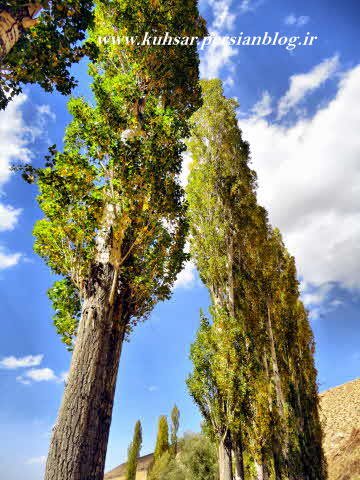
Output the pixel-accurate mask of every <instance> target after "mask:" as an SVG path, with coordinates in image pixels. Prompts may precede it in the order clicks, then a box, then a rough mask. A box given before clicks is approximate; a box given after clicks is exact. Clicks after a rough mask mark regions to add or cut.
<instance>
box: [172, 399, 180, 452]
mask: <svg viewBox="0 0 360 480" xmlns="http://www.w3.org/2000/svg"><path fill="white" fill-rule="evenodd" d="M179 425H180V410H179V409H178V408H177V406H176V404H175V405H174V408H173V409H172V411H171V450H172V454H173V455H174V456H175V457H176V454H177V449H178V431H179Z"/></svg>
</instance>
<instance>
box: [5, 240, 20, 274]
mask: <svg viewBox="0 0 360 480" xmlns="http://www.w3.org/2000/svg"><path fill="white" fill-rule="evenodd" d="M21 257H22V254H21V253H7V252H6V251H5V250H4V248H3V247H2V246H1V245H0V270H5V269H6V268H10V267H13V266H15V265H17V264H18V263H19V261H20V259H21Z"/></svg>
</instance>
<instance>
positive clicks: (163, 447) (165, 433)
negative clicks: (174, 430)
mask: <svg viewBox="0 0 360 480" xmlns="http://www.w3.org/2000/svg"><path fill="white" fill-rule="evenodd" d="M168 450H169V426H168V422H167V419H166V416H165V415H161V416H160V417H159V423H158V432H157V437H156V445H155V451H154V460H155V463H156V462H157V461H159V460H160V458H161V457H162V455H163V454H164V453H165V452H168Z"/></svg>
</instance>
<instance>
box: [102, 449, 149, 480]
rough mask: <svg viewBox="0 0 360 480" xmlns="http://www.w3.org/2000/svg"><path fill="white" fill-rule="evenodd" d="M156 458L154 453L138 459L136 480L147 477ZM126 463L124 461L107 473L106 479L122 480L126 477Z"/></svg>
mask: <svg viewBox="0 0 360 480" xmlns="http://www.w3.org/2000/svg"><path fill="white" fill-rule="evenodd" d="M153 460H154V454H153V453H150V454H149V455H144V456H143V457H140V458H139V460H138V465H137V470H136V480H142V479H146V476H147V471H148V469H149V467H150V465H151V464H152V462H153ZM125 467H126V463H122V464H121V465H119V466H118V467H116V468H114V469H113V470H111V471H110V472H108V473H105V476H104V480H122V479H123V478H125Z"/></svg>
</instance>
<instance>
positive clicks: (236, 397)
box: [187, 80, 326, 480]
mask: <svg viewBox="0 0 360 480" xmlns="http://www.w3.org/2000/svg"><path fill="white" fill-rule="evenodd" d="M202 88H203V99H204V105H203V107H202V108H201V109H199V110H198V111H197V112H196V113H195V114H194V115H193V117H192V127H193V128H192V137H191V140H190V141H189V142H188V146H189V150H190V153H191V155H192V158H193V163H192V165H191V173H190V177H189V184H188V187H187V199H188V202H189V217H190V225H191V253H192V256H193V258H194V260H195V262H196V264H197V267H198V269H199V272H200V276H201V278H202V280H203V281H204V283H205V284H206V286H207V287H208V288H209V290H210V293H211V300H212V307H211V309H210V313H211V316H212V322H210V321H209V320H208V319H206V318H205V317H204V315H202V318H201V324H200V329H199V332H198V334H197V338H196V341H195V343H194V344H193V345H192V348H191V359H192V361H193V364H194V370H193V373H192V374H191V375H190V377H189V380H188V387H189V390H190V393H191V395H192V396H193V398H194V401H195V402H196V403H197V404H198V406H199V408H200V410H201V413H202V414H203V416H204V418H205V420H206V424H207V429H208V431H210V433H211V435H212V436H213V437H214V438H215V439H216V440H217V441H218V442H219V441H224V442H225V448H226V449H227V450H228V452H229V454H230V455H231V451H232V452H233V454H234V458H235V460H236V462H235V463H236V465H237V474H238V475H240V476H245V478H252V476H253V475H254V474H255V469H257V470H259V469H261V470H262V472H263V474H264V475H265V476H266V475H268V476H270V478H284V479H287V478H296V479H297V480H300V479H313V480H321V479H323V478H325V475H326V474H325V470H326V468H325V464H324V457H323V453H322V448H321V427H320V422H319V416H318V396H317V385H316V370H315V367H314V359H313V353H314V342H313V336H312V332H311V329H310V326H309V322H308V318H307V312H306V311H305V309H304V307H303V304H302V303H301V301H300V300H299V289H298V281H297V279H296V268H295V264H294V259H293V258H292V257H291V256H290V255H289V253H288V252H287V251H286V249H285V246H284V244H283V242H282V239H281V235H280V233H279V231H278V230H276V229H275V230H274V229H273V228H272V227H271V226H270V225H269V223H268V219H267V214H266V211H265V210H264V209H263V208H262V207H260V206H259V205H258V204H257V200H256V175H255V172H254V171H253V170H251V169H250V167H249V158H250V155H249V145H248V144H247V143H246V142H245V141H244V140H243V138H242V134H241V131H240V129H239V127H238V124H237V119H236V115H235V109H236V107H237V103H236V102H235V101H234V100H232V99H226V98H225V97H224V96H223V91H222V87H221V82H220V81H219V80H212V81H203V82H202ZM241 470H244V471H243V472H241ZM264 478H265V477H264Z"/></svg>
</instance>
